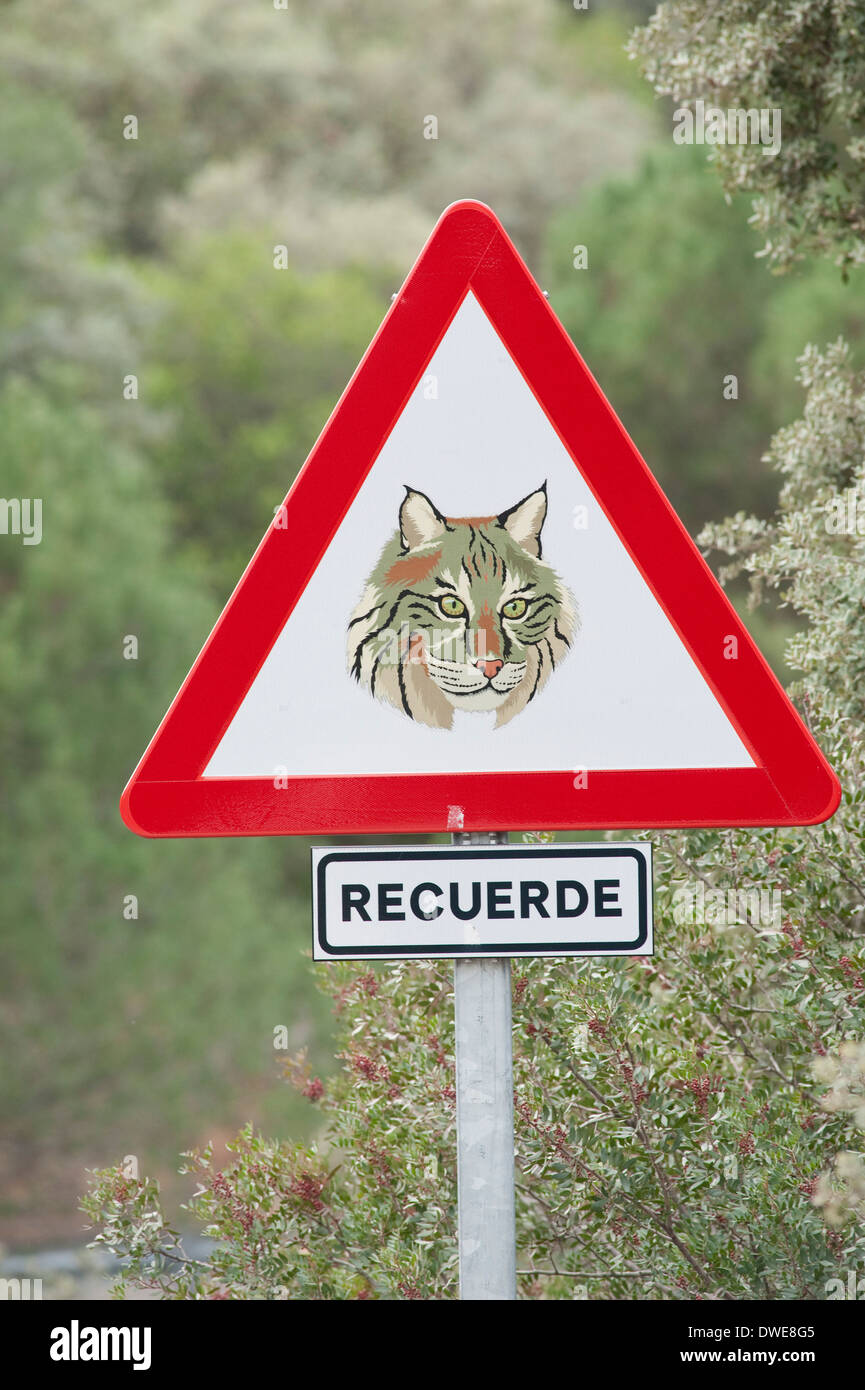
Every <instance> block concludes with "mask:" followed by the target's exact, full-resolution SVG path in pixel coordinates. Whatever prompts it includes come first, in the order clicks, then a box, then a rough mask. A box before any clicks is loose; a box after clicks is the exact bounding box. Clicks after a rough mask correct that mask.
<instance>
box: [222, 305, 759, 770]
mask: <svg viewBox="0 0 865 1390" xmlns="http://www.w3.org/2000/svg"><path fill="white" fill-rule="evenodd" d="M406 485H408V486H409V488H410V489H416V490H417V491H416V493H415V494H414V496H413V498H412V499H411V500H410V501H409V503H408V504H406ZM521 502H522V507H520V505H519V504H520V503H521ZM404 504H405V505H404ZM502 517H507V527H508V531H507V534H505V533H504V532H502V531H501V529H498V530H497V529H496V527H495V526H494V525H492V526H491V525H486V529H485V523H493V522H495V521H496V520H497V519H501V518H502ZM446 521H447V526H445V525H444V523H445V522H446ZM469 523H473V525H470V524H469ZM400 527H402V531H403V536H404V539H405V541H406V542H407V543H408V544H409V545H410V548H409V550H408V552H407V557H408V558H407V560H406V558H405V557H403V558H400V557H399V553H398V552H399V546H398V544H397V541H396V539H395V538H396V537H397V536H398V535H399V531H400ZM455 528H456V529H455ZM440 533H443V534H444V547H443V549H442V550H441V552H439V550H437V549H436V547H437V546H438V545H439V537H440ZM501 537H503V538H504V544H503V545H499V546H498V550H496V549H495V548H494V547H495V544H496V538H501ZM388 545H391V546H392V548H393V556H391V557H390V558H391V560H393V563H392V564H391V565H390V569H388V561H387V560H384V558H383V557H385V556H386V555H387V554H388V553H389V552H387V551H386V549H385V547H387V546H388ZM515 547H516V548H515ZM451 550H453V552H454V553H453V555H451ZM457 551H459V553H458V554H457ZM541 551H542V559H543V562H544V567H543V568H541V567H540V566H539V565H538V564H537V563H536V559H537V556H538V554H539V553H540V552H541ZM463 552H465V556H466V560H465V563H462V560H461V556H462V555H463ZM515 555H517V556H519V557H520V559H519V561H518V562H516V563H515V562H514V559H513V557H514V556H515ZM394 557H396V558H394ZM433 558H437V559H438V560H439V567H438V569H436V570H435V571H430V573H429V574H427V573H426V568H425V565H426V563H427V562H429V563H431V562H432V559H433ZM503 561H506V563H503ZM397 574H399V575H400V576H403V575H404V581H403V579H402V578H401V579H400V582H401V583H404V591H405V597H404V599H403V602H402V606H398V605H397V604H391V603H390V597H389V598H388V603H387V605H386V606H385V607H384V608H382V610H381V611H382V612H383V614H384V618H383V619H382V618H380V617H379V616H378V605H379V604H380V603H381V602H382V599H381V594H382V592H385V591H386V592H387V594H388V595H389V596H390V595H391V594H392V592H393V591H392V589H391V588H388V587H387V586H386V585H385V588H384V589H382V587H381V586H382V584H383V582H384V577H385V576H390V577H391V580H392V582H395V579H394V576H396V575H397ZM517 581H519V582H517ZM435 585H438V586H439V587H438V588H436V587H435ZM428 590H429V592H427V591H428ZM547 590H549V593H548V594H547V593H546V591H547ZM409 591H411V592H409ZM533 593H534V595H535V597H534V598H533V597H532V594H533ZM537 595H540V597H537ZM532 604H534V609H532V608H531V605H532ZM535 610H536V614H537V616H535ZM465 613H469V614H471V615H473V617H472V621H471V624H470V627H471V632H470V637H471V642H472V643H473V644H476V646H477V650H476V649H475V645H472V648H471V656H472V658H474V659H473V660H469V659H468V658H466V659H465V660H463V659H462V658H461V655H460V652H459V651H458V650H457V648H456V646H455V645H454V643H453V642H451V640H450V639H451V637H452V635H453V633H457V635H458V636H459V634H460V633H461V631H462V629H461V628H460V623H461V621H463V619H461V617H460V615H461V614H465ZM431 614H432V616H430V615H431ZM371 615H372V616H371ZM485 615H486V616H485ZM544 622H546V623H547V626H548V629H549V630H548V631H547V632H546V635H545V636H544V637H543V640H541V641H540V644H539V649H542V650H543V658H542V662H543V664H542V665H541V667H540V669H538V667H537V661H536V656H535V653H534V652H533V651H532V650H530V648H531V647H532V644H533V643H535V640H536V639H537V638H538V637H539V635H540V634H541V633H542V631H543V624H544ZM425 624H427V625H428V626H424V625H425ZM500 627H501V628H502V631H499V628H500ZM416 631H419V632H421V633H422V634H426V640H427V643H428V650H429V652H431V653H432V660H431V661H427V662H426V664H425V665H424V667H423V676H421V674H420V666H419V665H418V664H417V663H415V664H414V665H413V664H412V662H411V661H409V662H408V664H407V666H406V671H407V678H406V683H404V684H403V686H400V683H399V679H400V675H401V674H403V673H401V671H400V670H399V652H400V643H401V642H404V640H405V639H404V634H414V633H415V632H416ZM353 639H354V640H353ZM455 640H456V639H455ZM482 642H483V644H484V650H483V652H481V650H480V648H481V643H482ZM449 643H450V645H449ZM503 643H504V645H503ZM521 643H522V644H523V645H521ZM347 646H348V651H347ZM524 648H525V649H524ZM509 652H510V660H509V659H508V657H509ZM484 654H485V655H486V656H487V657H488V658H491V659H490V660H488V661H487V662H486V664H484V662H483V659H482V658H483V655H484ZM416 655H417V657H418V662H420V660H421V658H423V657H424V653H423V651H421V650H419V651H418V653H417V654H416ZM479 655H480V658H481V659H480V661H479V660H478V659H477V658H478V657H479ZM479 665H480V666H483V668H484V671H483V676H481V675H479V674H478V670H476V669H474V667H477V666H479ZM427 667H428V669H427ZM551 667H553V668H554V669H552V670H551ZM352 672H353V673H352ZM467 673H468V674H467ZM427 676H428V677H429V679H427ZM487 677H489V680H490V682H491V685H490V687H489V688H487V686H486V685H485V681H486V680H487ZM471 682H474V686H477V687H478V688H479V689H480V687H483V690H482V691H481V693H480V694H479V695H478V694H476V693H474V686H472V685H471ZM422 686H423V687H424V688H423V689H422V688H421V687H422ZM408 715H410V716H411V717H407V716H408ZM753 766H754V763H753V760H752V758H751V756H750V754H749V752H748V750H747V749H746V748H745V746H744V744H743V742H742V740H741V739H740V737H739V735H738V733H737V732H736V730H735V729H734V727H733V725H732V723H731V722H730V720H729V719H728V717H727V715H726V713H725V712H724V710H723V709H722V707H721V705H720V704H719V702H718V700H717V699H716V697H715V695H714V694H713V692H712V690H711V689H710V687H709V685H708V684H707V682H706V680H705V679H704V677H703V675H702V674H701V672H700V671H699V669H698V668H697V666H696V664H695V662H694V660H693V658H692V657H691V655H690V653H689V652H688V650H687V648H686V646H685V644H684V643H683V641H682V639H681V638H680V637H679V635H678V633H677V632H676V630H675V628H674V627H673V625H672V623H671V622H670V620H669V618H668V617H667V615H666V613H665V612H664V609H663V608H662V607H661V604H660V603H659V602H658V600H657V598H656V597H655V595H654V593H653V592H652V590H651V588H650V586H649V584H648V583H647V582H646V580H645V578H644V577H643V575H642V574H641V573H640V570H639V569H638V568H637V565H636V564H635V563H634V561H633V560H632V558H631V556H630V555H629V553H628V551H627V549H626V548H625V546H624V545H623V543H622V541H621V540H620V539H619V537H618V535H617V534H616V531H615V529H614V528H613V526H612V525H611V523H610V521H609V520H608V519H607V517H606V515H605V514H604V511H603V509H602V508H601V507H600V505H599V504H598V502H597V500H596V499H595V497H594V495H593V493H592V491H591V489H590V488H589V486H588V484H587V483H586V481H585V479H584V478H583V476H582V474H581V473H580V471H579V469H578V468H575V467H574V460H573V459H572V458H571V456H570V454H569V453H568V452H567V450H566V449H565V446H564V445H563V443H562V441H561V439H560V438H559V436H558V434H557V433H556V431H555V429H554V428H553V426H552V425H551V424H550V421H549V420H548V419H547V417H546V415H545V414H544V412H543V410H542V409H541V406H540V405H539V404H538V401H537V399H536V397H535V396H534V394H533V393H532V391H531V389H530V387H529V386H528V384H527V383H526V381H525V379H524V378H523V376H522V375H521V373H520V371H519V369H518V368H517V366H516V365H515V363H514V361H513V359H512V358H511V357H510V355H509V353H508V351H507V349H506V348H505V346H504V344H503V342H502V340H501V338H500V337H499V335H498V333H497V332H496V330H495V329H494V327H493V325H492V324H491V322H490V320H489V319H488V318H487V316H486V314H485V313H484V310H483V309H482V308H481V306H480V304H479V303H478V301H477V299H475V297H474V296H473V295H472V294H471V293H469V294H468V295H467V296H466V298H465V300H464V302H463V304H462V305H461V306H460V308H459V310H458V312H457V314H456V316H455V318H454V319H453V322H452V323H451V325H450V327H449V328H448V330H447V332H446V334H445V336H444V338H443V339H442V342H441V343H440V344H439V347H438V348H437V350H436V352H435V353H434V355H433V357H432V359H431V361H430V363H429V368H428V370H427V372H426V373H425V374H424V376H423V378H422V379H421V381H420V382H419V384H418V386H417V388H416V389H415V391H414V392H413V394H412V395H411V397H410V398H409V400H408V401H407V403H406V405H405V408H404V410H403V412H402V414H401V416H400V417H399V419H398V420H397V422H396V424H395V425H394V427H393V430H392V431H391V434H390V435H389V437H388V439H387V441H386V443H385V444H384V446H383V448H382V450H381V452H380V453H379V455H378V457H377V459H376V461H375V464H374V466H373V467H372V469H371V470H370V472H369V474H368V476H367V478H366V480H365V482H364V483H363V485H362V487H361V488H360V490H359V492H358V494H357V496H356V498H355V499H354V502H353V503H352V505H351V507H350V508H349V510H348V512H347V513H346V516H345V518H344V520H343V522H342V524H341V525H340V527H339V528H338V530H337V532H336V534H335V535H334V537H333V539H332V541H331V543H330V545H329V546H328V549H327V550H326V552H325V554H324V555H323V556H322V558H321V560H320V562H319V564H318V567H317V569H316V570H315V573H314V574H313V575H312V577H311V579H310V581H309V583H308V585H307V587H306V589H305V590H304V592H303V594H302V595H301V598H300V600H299V601H298V603H297V606H296V607H295V609H294V611H293V612H292V614H291V616H290V617H289V619H288V621H287V623H286V624H285V626H284V628H283V630H282V632H281V634H280V635H279V637H278V638H277V640H276V642H275V643H274V645H273V647H272V648H271V650H270V653H269V655H268V656H267V658H266V660H265V661H264V662H263V664H262V666H261V668H260V670H259V671H258V674H257V675H256V677H255V679H254V680H253V682H252V684H251V686H250V688H249V690H248V692H247V694H246V696H245V697H244V699H243V701H242V703H241V704H240V706H239V708H238V709H237V712H236V714H235V715H234V717H233V719H232V720H231V722H230V723H229V725H228V727H227V729H226V730H225V733H224V735H223V737H222V739H221V741H220V743H219V745H218V747H217V748H216V750H215V752H214V753H213V756H212V757H211V758H210V760H209V763H208V766H207V767H206V769H205V772H204V776H205V777H206V778H210V777H262V778H263V777H268V778H271V777H274V776H278V775H280V774H286V775H290V776H295V775H296V776H304V775H309V776H315V775H333V776H375V775H381V774H389V775H402V774H406V773H416V774H430V773H442V772H546V771H550V772H554V771H561V770H563V769H565V770H566V769H569V768H571V769H587V770H593V769H623V770H633V769H665V768H713V769H714V768H753Z"/></svg>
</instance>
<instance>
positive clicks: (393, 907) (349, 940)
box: [312, 842, 652, 960]
mask: <svg viewBox="0 0 865 1390" xmlns="http://www.w3.org/2000/svg"><path fill="white" fill-rule="evenodd" d="M312 911H313V956H314V957H315V959H316V960H338V959H348V960H351V959H354V960H406V959H410V958H411V957H433V956H444V957H462V956H595V955H599V956H600V955H608V956H630V955H641V956H649V955H651V954H652V847H651V845H650V844H647V843H644V842H641V843H639V844H623V843H609V842H605V843H603V844H586V843H578V844H571V845H406V846H405V847H399V846H393V845H388V846H384V845H375V846H373V845H365V846H359V847H357V848H348V849H337V848H330V847H316V848H314V849H313V851H312Z"/></svg>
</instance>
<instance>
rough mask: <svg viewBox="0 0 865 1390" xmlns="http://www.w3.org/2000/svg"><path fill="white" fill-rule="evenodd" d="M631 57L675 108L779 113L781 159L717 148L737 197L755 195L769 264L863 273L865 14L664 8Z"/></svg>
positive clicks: (641, 33)
mask: <svg viewBox="0 0 865 1390" xmlns="http://www.w3.org/2000/svg"><path fill="white" fill-rule="evenodd" d="M630 51H631V54H632V56H633V57H635V58H636V59H637V60H638V62H639V63H640V65H641V67H642V69H643V71H644V72H645V75H646V76H647V77H648V79H649V80H650V81H651V82H652V83H653V84H654V87H655V91H656V92H658V93H659V94H663V95H665V96H671V97H673V98H674V100H675V101H676V102H677V103H682V104H690V103H693V102H694V101H696V100H697V99H702V100H704V101H705V103H706V105H707V106H717V107H720V108H721V109H722V110H728V109H744V110H747V109H748V108H757V109H760V108H768V109H770V110H772V109H778V110H780V111H781V119H782V143H781V148H780V151H779V152H778V153H777V154H776V155H774V156H772V157H767V156H766V155H764V153H763V149H762V148H761V146H760V145H759V144H730V145H726V144H720V145H716V146H713V147H712V158H713V160H714V162H716V163H717V165H718V168H719V171H720V173H721V176H722V178H723V181H724V187H725V188H726V189H727V191H728V192H730V193H732V192H737V191H739V190H741V189H745V190H747V191H749V192H752V193H754V194H756V197H755V199H754V216H753V219H752V220H753V222H754V225H755V226H756V228H757V230H758V231H760V232H762V233H763V235H764V236H765V237H766V242H765V245H764V247H763V251H762V252H761V253H760V254H762V255H765V256H767V257H768V258H769V263H770V265H772V266H774V267H776V268H777V269H779V270H785V269H787V268H788V267H789V266H790V265H791V264H792V263H793V262H794V261H797V260H800V259H802V258H803V257H804V256H805V255H807V254H809V253H813V252H816V253H817V254H819V255H821V256H829V257H831V258H832V259H833V260H834V261H835V263H836V264H837V265H839V266H841V267H843V268H844V270H845V271H847V270H848V269H849V268H851V267H853V266H862V265H865V10H863V8H862V5H861V3H859V0H795V2H794V3H792V4H791V3H790V0H768V3H767V0H725V3H724V4H723V5H721V4H710V5H707V4H706V3H705V0H666V3H665V4H661V5H659V6H658V8H657V10H656V11H655V13H654V15H653V16H652V18H651V19H650V20H649V23H648V25H647V26H646V27H645V28H644V29H641V30H637V31H636V33H635V34H634V36H633V38H632V40H631V45H630Z"/></svg>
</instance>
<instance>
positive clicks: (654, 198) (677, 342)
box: [544, 147, 865, 529]
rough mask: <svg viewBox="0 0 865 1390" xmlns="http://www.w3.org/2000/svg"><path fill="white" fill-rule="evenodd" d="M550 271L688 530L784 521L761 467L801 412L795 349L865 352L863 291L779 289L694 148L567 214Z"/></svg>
mask: <svg viewBox="0 0 865 1390" xmlns="http://www.w3.org/2000/svg"><path fill="white" fill-rule="evenodd" d="M577 246H585V247H586V248H587V252H588V265H587V268H586V269H579V268H575V265H574V260H575V256H574V248H575V247H577ZM544 261H545V265H544V283H545V284H546V285H548V286H549V289H550V296H551V303H552V305H553V307H554V308H555V310H556V313H557V314H558V315H559V316H560V318H561V319H562V322H563V323H564V325H565V327H566V329H567V330H568V333H569V334H570V336H571V338H572V339H573V341H574V342H575V343H576V345H577V347H578V349H579V350H580V352H581V353H582V355H583V356H584V357H585V359H586V361H587V363H588V365H589V367H590V369H591V370H592V372H593V373H594V375H595V376H596V377H597V379H598V381H599V382H600V384H601V386H602V388H603V390H604V392H605V394H606V395H607V396H608V398H609V399H610V401H611V402H612V405H613V407H614V409H615V410H616V413H617V414H618V415H619V416H620V418H621V419H622V422H623V424H624V425H625V428H626V429H627V430H628V431H629V433H630V434H631V437H632V438H633V439H634V440H635V441H636V443H637V446H638V448H639V449H640V452H641V453H642V454H643V456H644V458H645V459H646V461H647V463H648V464H649V467H650V468H651V469H652V471H653V473H654V474H655V475H656V477H657V478H658V479H659V481H660V482H661V484H662V486H663V488H664V491H665V492H666V493H667V495H668V497H669V498H670V500H671V501H672V503H673V505H674V506H675V507H676V510H677V511H678V512H679V514H680V515H681V516H683V517H684V519H685V522H686V524H689V525H690V526H692V527H693V528H694V529H696V528H697V527H698V526H699V525H701V524H702V522H703V521H704V520H705V519H706V517H707V516H712V515H715V516H718V515H723V514H726V513H727V512H730V511H738V510H742V509H747V510H751V509H753V510H756V511H759V512H766V511H768V510H769V509H770V508H771V506H772V504H773V500H774V495H775V484H774V480H773V478H772V474H771V472H770V470H769V469H768V468H765V467H764V468H761V467H759V466H758V464H759V459H760V455H761V453H762V452H763V449H764V447H765V440H766V438H767V436H768V435H769V434H770V433H771V432H772V430H774V429H777V428H778V427H779V426H780V425H782V424H784V423H786V422H787V421H788V420H790V419H792V418H793V417H794V415H795V414H796V412H797V411H798V410H799V408H800V404H801V390H800V388H798V387H797V386H796V385H795V384H794V382H793V381H792V379H791V373H790V345H791V343H793V344H799V343H804V342H809V341H817V342H820V341H825V340H826V339H827V338H829V337H832V336H833V335H836V334H837V333H839V332H844V333H845V334H848V335H851V336H852V339H853V341H854V342H855V341H858V340H861V337H862V327H863V313H865V311H863V307H862V301H861V297H860V296H859V295H858V293H857V290H856V288H855V287H854V286H853V285H844V284H842V283H841V281H840V278H839V276H838V273H837V271H835V270H833V269H832V268H831V267H829V266H822V265H818V266H809V267H806V268H804V269H799V270H798V271H796V272H794V273H793V274H791V275H789V276H787V277H784V278H783V279H781V280H778V279H774V278H771V277H769V276H767V275H766V274H765V271H764V270H763V269H762V268H761V266H760V263H759V261H756V260H755V259H754V255H753V238H752V237H751V235H750V233H749V232H748V230H747V227H746V226H745V223H744V218H743V209H742V206H741V199H738V200H735V201H733V202H731V203H730V204H727V203H724V202H723V201H722V200H721V199H719V197H718V190H717V185H716V182H715V180H714V179H713V178H712V176H711V174H710V173H709V171H707V169H706V168H705V160H704V159H703V156H702V154H701V153H700V152H699V151H696V150H689V149H687V148H679V147H675V148H671V149H670V150H668V151H665V152H664V153H663V154H659V153H653V154H652V155H650V156H648V157H647V158H646V160H645V161H644V163H643V165H642V166H641V168H640V169H639V170H638V172H637V173H636V174H634V175H632V176H630V177H629V178H626V179H616V180H610V181H608V182H607V183H604V184H602V185H601V186H600V187H598V188H593V189H591V190H589V191H588V192H587V193H586V194H585V195H584V196H583V197H582V198H581V200H580V201H579V202H578V203H577V204H576V205H575V206H574V207H572V208H568V209H566V210H565V211H562V212H560V213H558V214H557V215H556V217H555V218H554V219H553V220H552V222H551V224H550V228H549V232H548V236H547V242H546V246H545V253H544ZM729 374H733V375H735V377H736V379H737V386H738V396H737V397H736V398H735V399H725V396H724V389H725V378H727V377H728V376H729Z"/></svg>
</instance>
